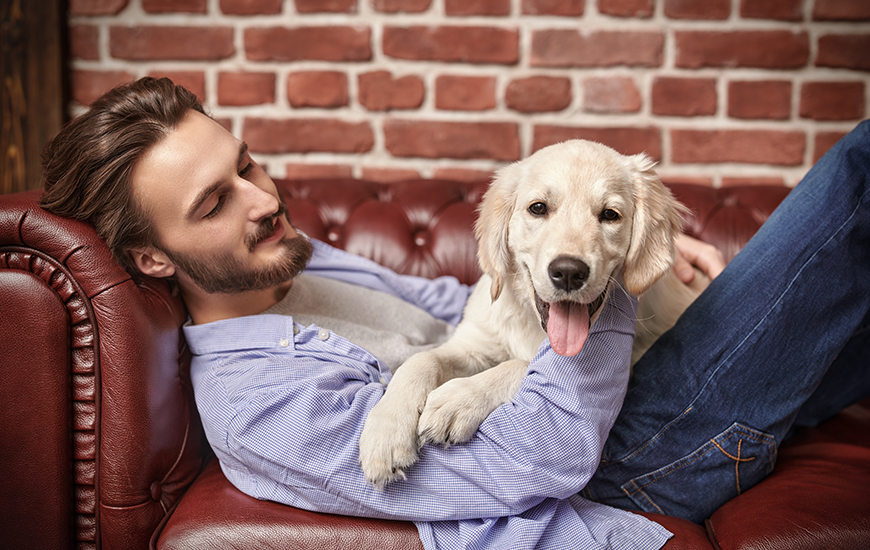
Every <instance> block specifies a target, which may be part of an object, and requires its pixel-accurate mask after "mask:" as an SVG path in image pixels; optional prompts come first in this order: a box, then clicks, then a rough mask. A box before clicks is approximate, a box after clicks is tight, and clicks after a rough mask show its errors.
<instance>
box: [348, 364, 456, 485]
mask: <svg viewBox="0 0 870 550" xmlns="http://www.w3.org/2000/svg"><path fill="white" fill-rule="evenodd" d="M441 379H442V372H441V359H440V357H439V356H438V355H437V354H435V353H433V352H431V351H426V352H421V353H417V354H415V355H412V356H411V357H410V358H409V359H408V360H407V361H405V363H404V364H403V365H402V366H401V367H400V368H399V369H398V370H397V371H396V374H395V376H393V379H392V381H390V384H389V386H388V387H387V391H386V392H385V393H384V395H383V397H381V400H380V401H379V402H378V404H377V405H375V406H374V408H372V410H371V411H370V412H369V416H368V418H367V419H366V423H365V426H364V427H363V431H362V435H361V436H360V440H359V449H360V465H361V466H362V469H363V473H364V474H365V477H366V480H367V481H368V482H370V483H372V484H374V485H375V486H376V487H378V488H383V486H384V485H386V484H387V483H390V482H392V481H396V480H397V479H404V478H405V470H406V469H407V468H409V467H410V466H412V465H413V464H414V463H415V462H416V461H417V451H418V449H419V446H418V443H417V421H418V420H419V419H420V413H421V412H422V411H423V406H424V405H425V403H426V396H427V395H428V394H429V392H430V391H432V390H433V389H435V388H436V387H438V384H440V383H441Z"/></svg>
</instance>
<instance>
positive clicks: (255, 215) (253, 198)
mask: <svg viewBox="0 0 870 550" xmlns="http://www.w3.org/2000/svg"><path fill="white" fill-rule="evenodd" d="M243 185H245V188H246V189H245V191H246V195H247V197H248V201H249V216H250V218H251V220H253V221H259V220H261V219H263V218H265V217H267V216H271V215H272V214H274V213H275V212H277V211H278V198H277V197H275V195H273V194H271V193H269V192H268V191H266V190H265V189H262V188H260V187H258V186H257V185H254V184H253V183H250V182H245V183H244V184H243Z"/></svg>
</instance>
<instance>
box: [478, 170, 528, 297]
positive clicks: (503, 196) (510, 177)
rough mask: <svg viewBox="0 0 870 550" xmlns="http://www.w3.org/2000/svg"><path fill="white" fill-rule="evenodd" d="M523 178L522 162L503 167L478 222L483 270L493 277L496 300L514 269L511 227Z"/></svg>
mask: <svg viewBox="0 0 870 550" xmlns="http://www.w3.org/2000/svg"><path fill="white" fill-rule="evenodd" d="M520 177H521V167H520V162H515V163H513V164H510V165H508V166H505V167H504V168H501V169H499V170H498V171H497V172H496V174H495V178H494V179H493V181H492V183H491V184H490V186H489V189H487V190H486V193H485V194H484V195H483V200H481V202H480V207H479V208H478V216H477V221H476V222H475V224H474V236H475V237H476V238H477V258H478V261H479V262H480V269H481V270H482V271H483V272H484V273H486V274H487V275H489V276H490V278H491V279H492V287H491V288H490V295H491V297H492V300H493V301H495V300H496V298H498V297H499V295H500V294H501V288H502V285H503V284H504V279H505V276H506V274H507V272H508V269H509V268H510V262H511V253H510V249H509V248H508V227H509V225H510V221H511V214H512V213H513V210H514V204H515V202H516V189H517V185H518V183H519V178H520Z"/></svg>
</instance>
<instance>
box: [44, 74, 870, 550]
mask: <svg viewBox="0 0 870 550" xmlns="http://www.w3.org/2000/svg"><path fill="white" fill-rule="evenodd" d="M844 142H845V143H843V144H841V145H839V146H838V147H837V148H835V149H836V151H835V152H833V153H832V154H831V155H829V157H830V159H829V160H827V161H823V162H821V163H820V168H819V169H818V170H815V171H814V173H815V174H816V175H815V176H813V177H812V178H810V177H809V176H808V179H813V181H812V182H809V183H808V184H805V185H804V186H802V188H801V189H800V190H799V191H798V192H795V193H793V198H791V199H789V200H787V201H786V203H784V205H783V208H781V209H780V211H778V213H777V214H776V215H775V216H774V217H773V218H772V223H770V224H768V225H766V226H765V228H763V229H762V231H761V232H760V237H759V238H758V239H755V240H754V241H753V243H752V244H750V246H749V247H748V250H749V252H748V253H746V254H741V255H740V256H739V257H738V259H736V260H735V262H732V265H731V266H729V267H728V268H727V269H726V270H725V271H724V272H723V273H722V275H721V276H719V277H717V278H716V280H715V281H714V283H713V285H712V286H711V289H710V291H709V292H707V293H705V294H704V295H703V296H702V298H701V299H699V301H698V302H697V304H696V305H695V306H694V307H693V308H691V309H690V310H689V312H687V314H686V316H685V317H684V319H683V320H681V322H680V323H679V324H678V326H677V327H676V328H675V330H674V331H671V333H669V334H668V335H667V336H666V337H665V338H664V339H663V340H662V341H661V342H660V343H659V344H657V345H656V346H654V348H652V349H651V350H650V352H649V353H648V354H647V356H646V357H645V358H644V359H643V362H642V363H641V364H640V365H638V369H637V372H638V376H637V377H636V379H635V381H633V382H632V387H631V388H630V389H629V392H628V396H627V398H626V402H625V405H624V407H623V410H622V413H619V410H620V404H621V402H622V399H623V395H624V394H625V391H626V389H625V386H626V384H627V380H625V379H623V378H620V377H619V376H616V375H614V374H612V373H616V372H619V371H620V370H621V367H622V362H623V361H627V354H619V353H616V354H614V353H609V354H608V353H606V352H607V351H608V350H610V351H612V350H619V349H624V350H628V349H630V341H631V338H632V335H633V322H632V319H633V318H634V311H635V307H636V301H635V300H634V299H632V298H631V297H628V296H625V295H621V296H620V295H617V294H618V293H613V296H612V298H611V299H610V300H609V301H608V303H607V304H605V306H604V307H603V309H602V313H601V317H600V319H599V321H598V322H597V323H596V325H595V327H594V328H593V331H592V334H591V335H590V338H589V341H588V342H587V345H586V346H585V347H584V350H583V351H582V352H581V353H580V354H579V355H578V356H576V357H573V358H563V357H561V356H557V355H556V354H554V353H553V352H552V350H551V349H550V348H549V345H548V343H547V342H545V343H544V344H543V345H542V347H541V350H540V352H539V354H538V357H536V359H535V360H534V361H533V362H532V364H531V365H530V369H529V375H528V376H527V378H526V380H525V381H524V382H523V385H522V387H521V388H520V390H519V392H518V394H517V397H516V399H515V401H514V403H513V404H511V405H510V406H505V407H501V408H499V409H498V410H496V411H495V412H494V413H493V414H492V415H491V416H490V417H489V418H488V419H487V420H486V422H484V424H483V425H482V426H481V428H480V430H479V432H478V434H477V435H476V436H475V438H474V439H473V440H472V441H470V442H469V443H468V444H466V445H460V446H456V447H453V448H451V449H448V450H445V449H441V448H438V447H426V448H424V449H423V450H422V453H421V457H420V462H419V463H418V464H417V465H416V466H415V467H414V468H412V470H411V471H410V472H408V478H407V479H406V480H405V481H401V482H397V483H394V484H391V485H389V486H387V487H386V489H385V490H384V491H383V492H381V491H378V490H376V489H374V488H373V487H371V486H369V485H367V484H366V483H365V480H364V478H363V475H362V472H361V470H360V468H359V466H358V464H357V459H358V455H357V441H358V438H359V434H360V431H361V430H362V425H363V423H364V421H365V417H366V414H367V412H368V411H369V410H370V409H371V407H373V406H374V404H375V403H376V402H377V400H378V399H379V397H380V396H381V395H382V394H383V391H384V384H385V383H386V382H388V380H389V378H390V368H391V367H392V368H395V367H397V366H398V365H400V364H401V361H402V359H403V358H404V357H407V356H408V355H410V353H413V352H414V351H417V350H418V349H420V348H421V347H425V346H428V345H435V344H437V343H439V342H441V341H443V340H444V339H446V338H447V337H448V335H449V334H450V331H451V326H452V325H454V324H455V323H456V322H458V320H459V318H460V316H461V312H462V307H463V306H464V303H465V300H466V298H467V296H468V292H469V289H468V288H466V287H464V286H462V285H459V284H458V283H456V281H455V280H452V279H439V280H436V281H427V280H423V279H419V278H414V277H407V276H399V275H396V274H395V273H393V272H391V271H389V270H387V269H385V268H383V267H381V266H378V265H376V264H374V263H372V262H368V261H366V260H363V259H361V258H357V257H354V256H351V255H348V254H346V253H343V252H341V251H338V250H336V249H332V248H330V247H328V246H326V245H324V244H323V243H318V242H313V243H309V241H308V240H307V239H306V238H304V237H303V236H300V235H298V234H297V233H296V231H295V230H294V229H293V227H292V225H291V223H290V220H288V219H287V217H286V215H285V210H284V209H283V207H282V205H281V201H280V197H278V195H277V192H276V190H275V186H274V184H273V183H272V181H271V179H270V178H269V177H268V176H267V175H266V174H265V172H263V170H262V169H261V168H260V167H259V166H257V165H256V163H254V162H253V161H252V160H251V159H250V156H249V155H248V152H247V150H246V148H245V146H244V144H243V143H241V142H239V141H238V140H236V139H235V138H233V137H232V136H231V135H230V134H229V133H228V132H226V131H225V130H224V129H223V128H222V127H221V126H220V125H218V124H217V123H216V122H214V121H213V120H211V119H209V118H208V117H206V116H205V115H204V114H203V112H202V107H201V106H200V105H199V104H198V102H197V101H196V100H195V98H193V96H192V95H191V94H189V92H186V91H185V90H183V89H182V88H178V87H175V86H173V85H172V83H171V82H169V81H167V80H160V81H158V80H153V79H143V80H141V81H138V82H136V83H134V84H132V85H130V86H126V87H121V88H119V89H116V90H113V91H112V92H110V93H109V94H107V95H106V96H104V97H103V98H101V99H100V100H98V101H97V102H96V103H95V104H94V105H93V106H92V107H91V109H90V111H89V112H88V113H86V114H85V115H82V116H81V117H79V118H78V119H76V120H74V121H73V122H72V123H71V125H70V126H69V127H67V128H66V129H65V130H64V131H62V132H61V134H60V135H59V136H58V138H56V139H55V140H54V141H53V143H52V144H51V145H50V146H49V147H48V148H47V150H46V166H45V187H46V193H45V196H44V199H43V204H44V205H45V207H46V208H48V209H50V210H53V211H55V212H57V213H60V214H62V215H67V216H72V217H77V218H79V219H84V220H87V221H89V222H90V223H92V224H93V225H94V226H95V227H96V228H97V231H98V232H99V233H100V234H101V236H103V238H105V239H106V241H107V243H108V244H109V246H110V248H111V249H112V251H113V253H114V254H115V256H116V257H117V258H118V260H119V261H120V262H121V263H122V264H123V265H125V267H127V268H128V269H130V270H131V271H133V272H141V273H144V274H146V275H150V276H155V277H168V278H172V279H173V280H174V281H175V283H176V284H177V285H178V288H179V289H180V291H181V293H182V296H183V297H184V300H185V303H186V305H187V307H188V310H189V313H190V318H191V322H190V323H188V324H187V325H186V326H185V336H186V338H187V340H188V343H189V344H190V348H191V350H192V352H193V354H194V359H193V363H192V365H191V376H192V379H193V381H194V389H195V392H196V400H197V405H198V407H199V410H200V414H201V417H202V419H203V424H204V427H205V431H206V434H207V436H208V438H209V441H210V443H211V445H212V447H213V448H214V450H215V452H216V454H217V456H218V457H219V459H220V461H221V466H222V468H223V471H224V473H225V474H226V475H227V477H228V478H229V479H230V480H231V481H232V482H233V483H234V484H236V486H238V487H239V488H240V489H241V490H243V491H245V492H247V493H249V494H251V495H253V496H255V497H257V498H262V499H269V500H275V501H278V502H284V503H287V504H291V505H294V506H297V507H302V508H307V509H313V510H320V511H326V512H333V513H342V514H351V515H363V516H374V517H387V518H400V519H409V520H413V521H415V522H416V523H417V525H418V528H419V530H420V535H421V539H422V540H423V543H424V545H425V546H426V547H427V548H442V547H444V548H448V547H459V546H469V545H480V546H482V547H499V548H502V547H504V548H509V547H512V548H562V547H564V548H607V547H610V548H658V547H660V546H661V545H663V544H664V542H665V541H666V540H667V538H668V537H669V533H667V531H665V530H664V529H662V528H661V527H660V526H658V525H656V524H654V523H652V522H649V521H647V520H645V519H644V518H642V517H640V516H638V515H635V514H630V513H627V512H622V511H621V510H617V509H614V508H610V507H607V506H604V505H602V504H598V503H595V502H592V501H590V500H587V499H584V498H581V497H579V496H578V495H577V493H578V491H580V490H581V489H583V490H584V494H585V495H586V496H588V497H590V498H593V499H595V500H599V501H601V502H606V503H612V504H614V505H618V506H621V507H625V508H633V509H648V510H655V511H661V512H664V513H669V514H675V515H682V516H684V517H688V518H690V519H699V518H703V517H706V516H705V515H706V514H708V513H709V512H710V511H711V509H715V507H716V506H718V504H721V503H722V502H724V501H725V500H727V499H729V498H731V497H732V496H733V495H734V494H736V492H737V491H739V490H741V488H742V489H746V488H747V487H748V486H750V485H752V484H753V483H755V482H757V481H758V480H759V479H761V477H763V476H764V475H765V474H766V473H767V472H768V471H769V469H770V468H771V467H772V466H773V459H774V458H775V450H776V446H777V445H778V443H779V442H781V441H782V439H784V438H785V437H786V435H787V433H788V431H789V430H790V429H791V428H792V426H793V425H795V424H796V419H797V422H799V423H812V422H816V421H818V420H819V419H821V418H823V417H824V416H825V415H826V414H828V413H830V411H836V410H838V409H839V408H841V407H842V406H844V405H845V404H847V403H849V402H851V401H854V400H855V399H856V398H859V397H861V396H863V395H866V394H867V393H868V388H870V375H868V373H867V372H866V371H867V368H866V367H864V365H867V361H866V360H864V358H865V357H866V354H867V350H868V346H867V342H866V338H867V334H866V332H867V331H864V333H861V332H860V331H859V329H860V328H861V327H862V326H866V323H867V319H866V317H867V312H868V309H870V307H868V306H870V304H868V300H870V298H868V295H870V292H868V290H870V288H868V285H870V273H868V271H870V267H868V265H867V264H868V262H867V258H870V254H868V252H870V251H868V250H867V248H868V246H870V245H868V243H870V238H868V235H867V233H868V223H867V212H866V202H867V200H868V198H867V189H866V187H867V186H866V183H867V182H866V179H867V176H866V174H867V173H868V168H870V160H868V158H870V155H868V150H870V144H868V126H867V125H866V124H865V125H863V126H861V127H860V128H859V129H857V130H856V131H855V132H854V133H853V135H852V136H850V138H848V139H847V140H844ZM844 159H848V162H846V161H845V160H844ZM811 175H812V173H811ZM807 194H809V195H811V196H805V195H807ZM815 194H823V195H824V196H822V197H819V196H812V195H815ZM832 236H836V238H832ZM696 245H697V243H696V242H693V241H688V240H687V241H683V246H684V247H687V248H686V250H687V252H686V254H687V255H688V256H689V258H690V259H691V258H692V256H694V255H695V254H698V255H699V258H700V259H696V260H695V263H699V264H700V263H704V261H706V262H708V263H709V264H710V267H709V268H708V271H710V272H711V274H713V275H715V274H716V273H717V272H718V271H719V270H720V268H721V266H718V265H717V264H718V263H719V261H718V260H717V257H716V255H715V254H711V253H710V252H709V249H704V248H702V249H701V251H700V252H698V251H697V249H695V248H694V247H695V246H696ZM795 251H797V254H795ZM309 258H310V261H309ZM743 258H745V260H744V259H743ZM684 259H685V258H684ZM306 262H308V263H307V267H305V266H306ZM825 262H830V263H831V264H833V265H835V266H837V267H838V268H839V269H838V272H837V273H836V274H834V275H832V274H831V267H830V265H828V264H827V263H825ZM735 265H737V267H736V268H735ZM846 266H848V269H847V268H846ZM303 268H305V269H304V271H303ZM832 276H833V277H836V278H837V284H836V285H835V286H836V289H835V291H834V292H830V293H827V294H826V295H824V296H823V295H820V293H819V292H817V291H818V289H817V288H815V287H816V286H817V284H816V281H818V280H821V278H822V277H825V278H826V279H824V280H825V281H826V288H828V287H829V286H830V280H831V278H832ZM737 297H740V298H739V299H740V300H741V301H738V298H737ZM743 299H745V300H746V301H743ZM384 309H389V313H388V314H380V315H379V313H380V312H382V311H384ZM798 315H800V317H797V316H798ZM810 315H811V317H810ZM807 318H815V319H817V320H818V325H816V326H814V325H810V323H809V322H808V321H807ZM862 334H863V335H862ZM853 335H855V336H854V337H853ZM838 354H839V355H838ZM780 357H782V358H783V359H782V360H779V359H778V358H780ZM835 358H838V359H836V360H835ZM856 358H857V359H856ZM829 366H830V368H829ZM844 380H848V381H849V384H848V387H849V388H851V389H852V390H853V391H852V394H851V395H845V393H846V392H840V393H838V394H837V395H836V396H835V397H836V399H830V398H829V397H830V396H829V395H828V394H829V392H828V389H829V388H837V387H840V386H841V385H842V384H843V381H844ZM676 381H678V382H679V383H677V382H676ZM825 407H828V408H829V409H830V410H828V409H825ZM618 413H619V418H618V420H617V414H618ZM614 422H616V424H615V425H614ZM612 425H613V430H612V432H611V433H610V435H609V437H608V432H609V431H610V428H611V426H612ZM711 442H712V443H711ZM711 444H712V445H713V446H715V447H716V448H717V450H718V449H721V452H718V453H711V452H710V450H709V447H710V445H711ZM732 446H733V451H732V449H731V448H732ZM738 449H739V451H738ZM738 452H739V453H740V454H738ZM733 456H737V457H739V458H740V460H741V462H740V463H739V464H737V468H735V464H734V462H733V459H731V458H729V457H733ZM600 458H601V460H602V462H601V467H598V463H599V459H600ZM728 461H731V462H728ZM697 465H700V466H701V467H700V469H699V468H698V467H697ZM702 471H706V472H707V473H704V474H701V473H699V472H702ZM735 471H736V472H737V473H738V474H739V481H737V483H739V484H740V485H739V486H736V485H735V480H733V479H730V478H729V477H728V476H731V477H734V472H735ZM710 472H712V473H710ZM711 486H712V487H713V489H712V490H711ZM584 488H585V489H584Z"/></svg>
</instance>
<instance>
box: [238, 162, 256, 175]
mask: <svg viewBox="0 0 870 550" xmlns="http://www.w3.org/2000/svg"><path fill="white" fill-rule="evenodd" d="M253 169H254V163H253V162H249V163H248V164H246V165H245V167H244V168H242V169H241V170H239V177H242V178H244V177H245V176H247V175H248V174H250V173H251V170H253Z"/></svg>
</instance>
